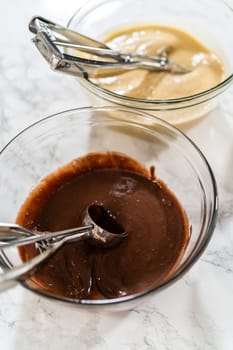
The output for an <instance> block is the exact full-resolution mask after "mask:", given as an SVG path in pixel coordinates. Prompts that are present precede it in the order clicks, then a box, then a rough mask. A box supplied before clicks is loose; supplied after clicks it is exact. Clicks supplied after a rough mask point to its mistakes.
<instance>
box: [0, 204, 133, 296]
mask: <svg viewBox="0 0 233 350" xmlns="http://www.w3.org/2000/svg"><path fill="white" fill-rule="evenodd" d="M83 223H84V225H85V226H82V227H76V228H72V229H69V230H63V231H58V232H49V233H48V232H46V233H45V232H43V233H42V232H41V233H40V234H38V231H31V230H28V229H25V228H24V227H21V226H19V225H15V224H12V225H9V224H0V249H5V248H9V247H12V246H21V245H26V244H32V243H36V242H37V244H38V248H39V251H40V253H41V254H39V255H37V256H36V257H34V258H32V259H31V260H29V261H28V262H26V263H24V264H22V265H20V266H19V267H15V268H13V269H11V270H10V271H7V272H5V273H4V274H2V275H0V292H1V291H4V290H6V289H8V288H11V287H13V286H14V285H15V284H16V283H17V281H18V280H26V279H27V278H28V277H29V276H30V274H32V273H33V272H34V271H35V269H36V268H37V267H39V265H40V264H42V263H43V262H45V260H46V259H47V258H48V257H49V256H51V255H52V254H54V253H55V252H56V251H57V250H58V249H59V248H60V247H61V246H62V245H63V244H64V243H67V242H71V241H80V240H86V241H87V243H88V244H91V245H94V246H98V247H103V248H109V247H113V246H115V245H117V244H119V243H120V242H121V241H122V240H123V239H124V238H126V237H127V235H128V234H127V232H126V231H125V230H124V228H123V227H122V226H121V225H120V224H119V223H118V222H117V221H116V220H115V219H114V217H113V216H112V215H111V213H110V212H109V211H108V210H106V209H105V208H104V207H103V206H101V205H97V204H92V205H90V206H89V207H88V209H87V211H86V213H85V216H84V220H83ZM22 237H23V238H22Z"/></svg>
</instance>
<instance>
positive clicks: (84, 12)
mask: <svg viewBox="0 0 233 350" xmlns="http://www.w3.org/2000/svg"><path fill="white" fill-rule="evenodd" d="M207 14H208V15H207ZM145 24H147V25H148V24H151V25H153V24H154V25H155V24H160V25H165V26H166V25H167V26H174V27H177V28H180V29H182V30H183V31H185V32H187V33H189V34H191V35H192V36H194V37H195V38H197V39H198V40H199V41H200V42H202V43H203V44H204V45H205V46H206V47H208V48H209V49H210V50H212V51H213V52H216V53H217V54H218V56H219V57H221V58H222V61H223V62H224V64H225V69H226V77H225V79H224V80H223V81H222V82H221V83H220V84H218V85H216V86H213V87H212V88H211V89H209V90H206V91H202V92H201V93H198V94H195V95H192V96H184V97H182V98H175V99H172V98H171V99H166V100H147V99H146V100H145V99H139V98H132V97H126V96H123V95H120V94H117V93H114V92H111V91H110V90H106V89H104V88H103V87H101V86H99V85H97V84H95V83H94V82H92V81H90V80H88V79H85V78H83V79H79V82H80V83H81V86H83V87H84V88H85V90H86V91H87V92H89V93H88V96H89V98H90V101H91V103H92V104H93V105H96V106H103V105H106V101H108V102H110V103H111V104H113V105H116V104H117V105H121V106H125V107H133V108H137V109H140V110H144V111H145V112H146V111H147V112H150V113H152V114H155V116H159V117H160V118H163V119H165V120H167V121H169V122H171V123H173V124H181V123H185V122H188V121H191V120H194V119H197V118H200V117H201V116H203V115H205V114H206V113H207V112H209V111H210V110H212V109H213V108H214V107H215V106H216V102H217V100H216V97H217V96H218V95H219V94H221V93H222V92H223V91H224V90H225V89H226V88H227V87H229V86H230V84H231V83H232V80H233V74H232V73H233V60H232V59H231V57H232V49H231V48H232V46H233V36H232V33H233V10H232V9H231V7H230V6H229V5H227V3H226V2H225V1H221V0H215V1H212V0H195V1H187V0H177V1H173V0H144V1H142V0H90V1H88V2H87V3H86V4H85V5H83V6H82V7H81V8H80V9H79V10H78V11H77V12H76V13H75V14H74V15H73V17H72V18H71V19H70V21H69V23H68V27H69V28H70V29H73V30H75V31H78V32H80V33H82V34H85V35H87V36H90V37H92V38H94V39H97V40H103V39H104V38H106V36H108V35H109V34H110V33H112V32H114V31H117V30H118V29H122V28H125V27H133V26H137V25H145ZM203 79H204V77H203Z"/></svg>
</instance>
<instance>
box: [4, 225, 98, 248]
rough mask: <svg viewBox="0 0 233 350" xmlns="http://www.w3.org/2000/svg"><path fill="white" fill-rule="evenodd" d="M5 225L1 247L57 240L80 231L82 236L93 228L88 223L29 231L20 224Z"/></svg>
mask: <svg viewBox="0 0 233 350" xmlns="http://www.w3.org/2000/svg"><path fill="white" fill-rule="evenodd" d="M1 225H2V226H1ZM3 225H4V224H0V249H5V248H10V247H16V246H17V247H19V246H22V245H26V244H33V243H36V242H39V241H43V240H51V239H54V240H55V241H56V242H57V241H59V240H61V239H62V238H64V237H66V236H67V237H69V236H72V235H75V236H76V237H77V234H78V233H79V234H80V237H83V236H84V234H85V233H86V234H87V236H89V234H90V231H91V230H92V229H93V225H87V226H82V227H76V228H72V229H67V230H63V231H57V232H39V231H29V230H27V229H24V228H23V227H21V226H19V225H14V224H12V225H9V224H5V226H3ZM7 225H8V226H7ZM15 229H17V230H18V231H17V230H16V231H15ZM20 230H21V231H22V232H21V231H20ZM24 230H25V231H24ZM37 232H38V234H37ZM29 233H30V236H29ZM26 234H27V236H26ZM25 236H26V237H25Z"/></svg>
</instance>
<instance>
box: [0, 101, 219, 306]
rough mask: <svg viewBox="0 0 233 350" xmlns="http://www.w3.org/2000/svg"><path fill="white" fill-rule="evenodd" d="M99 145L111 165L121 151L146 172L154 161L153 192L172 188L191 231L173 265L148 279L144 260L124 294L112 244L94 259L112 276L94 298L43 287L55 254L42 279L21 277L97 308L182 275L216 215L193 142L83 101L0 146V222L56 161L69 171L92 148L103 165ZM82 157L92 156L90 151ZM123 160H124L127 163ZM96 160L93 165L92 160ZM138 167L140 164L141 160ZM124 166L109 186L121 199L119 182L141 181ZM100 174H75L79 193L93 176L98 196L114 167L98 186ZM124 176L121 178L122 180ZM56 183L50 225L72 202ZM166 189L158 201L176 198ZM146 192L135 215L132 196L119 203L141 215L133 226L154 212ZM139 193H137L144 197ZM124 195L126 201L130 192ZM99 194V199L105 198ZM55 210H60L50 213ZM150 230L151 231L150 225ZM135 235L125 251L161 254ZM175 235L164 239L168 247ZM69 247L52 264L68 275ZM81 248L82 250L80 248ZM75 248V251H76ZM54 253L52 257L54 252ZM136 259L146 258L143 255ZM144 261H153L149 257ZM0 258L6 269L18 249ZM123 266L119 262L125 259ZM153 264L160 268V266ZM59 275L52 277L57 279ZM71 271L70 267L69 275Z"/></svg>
mask: <svg viewBox="0 0 233 350" xmlns="http://www.w3.org/2000/svg"><path fill="white" fill-rule="evenodd" d="M116 116H117V118H116ZM106 152H113V153H107V154H110V155H112V154H113V157H112V156H111V157H112V158H111V159H112V160H111V162H112V164H113V163H114V164H118V163H117V162H118V156H114V154H125V155H126V156H127V157H130V158H133V159H134V160H136V161H137V162H139V163H140V164H141V166H142V169H147V170H149V169H150V168H151V167H152V168H151V169H152V175H153V169H154V167H155V176H156V178H157V179H158V185H156V186H157V189H156V191H157V190H159V191H160V190H161V189H162V187H161V188H160V182H159V181H160V179H161V181H162V182H163V183H165V184H166V185H167V186H168V188H169V191H171V192H169V193H173V194H174V196H175V197H176V198H177V199H178V201H179V203H180V205H181V206H182V208H184V210H185V222H186V223H187V221H186V219H187V220H188V225H189V231H188V236H190V238H189V237H188V239H186V241H185V244H183V243H182V244H181V246H182V247H183V248H185V249H183V250H182V251H181V254H180V256H179V259H178V260H177V261H176V263H175V264H173V268H172V269H170V271H169V273H168V274H165V275H164V277H163V278H162V279H161V280H160V281H156V275H155V277H154V281H153V280H152V281H151V278H152V279H153V274H151V271H152V272H153V268H154V267H155V266H151V268H149V267H148V266H147V267H146V268H145V269H146V270H147V272H146V271H145V275H146V274H147V275H148V276H149V280H150V283H149V284H143V283H142V287H139V289H138V287H137V289H136V292H135V291H134V290H133V289H132V290H130V291H129V293H126V294H125V295H124V294H123V296H120V295H119V294H118V295H116V294H111V293H112V290H114V288H115V285H116V283H117V282H116V281H117V278H118V277H117V276H118V273H119V270H117V269H114V266H113V265H114V264H115V262H116V261H118V256H117V255H119V254H117V253H116V252H117V250H115V251H112V253H111V251H110V250H109V251H106V253H105V256H104V259H105V260H104V261H105V262H106V266H105V267H104V268H103V266H104V265H101V264H97V265H96V266H97V270H96V271H97V275H98V274H99V275H100V276H103V275H104V274H105V273H106V274H107V275H106V276H112V275H113V276H114V278H113V279H111V278H110V277H107V279H106V281H107V280H108V283H110V284H112V287H111V293H110V294H109V290H108V286H107V283H106V284H104V285H101V290H103V294H104V295H105V297H103V295H102V296H101V297H100V296H98V295H97V297H96V296H95V297H93V298H88V297H81V298H78V297H75V295H74V294H73V292H74V291H73V290H72V291H71V293H70V294H69V293H68V294H62V293H57V290H54V289H53V285H52V286H49V282H48V288H45V285H44V283H47V282H46V281H45V280H47V281H49V280H50V281H51V279H50V277H51V276H50V277H49V273H52V274H53V272H51V271H52V270H50V269H53V268H54V263H55V264H56V260H50V263H48V266H47V268H48V270H46V271H47V273H48V274H47V277H49V278H47V277H46V276H45V277H46V278H45V280H43V281H42V279H41V280H40V281H39V280H38V279H34V278H32V279H30V280H27V281H26V282H21V283H22V284H23V285H24V286H25V287H26V288H29V289H30V290H32V291H34V292H37V293H39V294H41V295H44V296H47V297H50V298H52V299H58V300H63V301H67V302H69V303H73V304H82V305H89V306H91V305H92V306H93V305H100V306H101V307H104V305H106V306H109V305H112V306H113V305H115V306H116V307H117V306H118V305H124V308H125V307H126V308H128V307H133V306H134V304H135V303H137V302H138V300H139V299H141V298H142V297H143V296H144V297H145V296H151V295H153V294H154V293H155V292H158V291H160V290H162V289H163V288H165V287H167V286H169V285H170V284H171V283H174V282H175V281H176V280H178V279H179V278H180V277H182V276H183V274H184V273H185V272H186V271H187V270H188V269H189V268H190V267H191V266H192V265H193V263H194V262H195V261H196V260H197V259H198V258H199V256H200V254H201V253H202V252H203V250H204V249H205V247H206V246H207V244H208V242H209V240H210V238H211V236H212V233H213V230H214V226H215V220H216V214H217V189H216V184H215V180H214V176H213V174H212V171H211V169H210V167H209V165H208V163H207V161H206V159H205V158H204V156H203V155H202V153H201V152H200V151H199V150H198V148H197V147H196V146H195V145H194V144H193V143H192V142H191V141H190V140H189V139H188V138H187V137H186V136H185V135H184V134H182V133H181V132H180V131H178V130H177V129H176V128H174V127H172V126H171V125H169V124H167V123H166V122H164V121H162V120H160V119H158V118H155V117H153V116H150V115H147V114H145V113H140V112H137V111H135V110H129V109H127V110H124V109H120V108H112V107H105V108H104V107H103V108H91V107H90V108H81V109H75V110H70V111H66V112H62V113H60V114H57V115H53V116H50V117H47V118H45V119H43V120H41V121H40V122H38V123H35V124H33V125H32V126H30V127H29V128H27V129H25V130H24V131H23V132H21V133H20V134H19V135H17V136H16V137H15V138H14V139H13V140H12V141H11V142H10V143H9V144H8V145H7V146H6V147H5V148H4V149H3V150H2V151H1V153H0V170H1V171H0V198H1V201H0V213H1V221H3V222H4V221H5V222H13V221H15V220H16V216H17V215H18V213H19V209H20V208H21V209H22V204H23V203H24V202H25V199H26V198H27V197H28V195H29V193H30V192H31V191H32V190H33V189H35V188H36V186H37V185H38V184H39V183H40V181H41V180H42V179H44V178H45V177H46V176H47V175H49V174H52V173H54V171H56V170H57V169H59V168H60V169H61V167H63V166H65V165H66V164H71V165H72V166H71V167H68V168H63V169H69V171H71V170H72V169H75V168H79V166H80V163H79V161H73V160H74V159H77V158H78V159H83V158H82V157H85V156H86V155H87V154H92V155H93V154H94V157H93V156H92V164H93V161H94V162H95V163H96V164H102V165H103V158H102V157H99V156H98V154H100V153H102V154H106ZM96 154H97V156H96ZM123 158H124V157H123ZM123 158H121V162H122V164H124V166H123V165H121V167H120V169H121V168H124V167H125V168H126V169H128V170H129V169H130V167H132V164H134V163H131V162H129V163H128V161H127V160H126V159H125V158H124V159H123ZM85 159H86V158H85ZM93 159H94V160H93ZM89 160H91V157H90V158H89ZM72 161H73V163H72ZM70 162H71V163H70ZM111 162H110V163H111ZM129 164H131V165H130V166H129ZM102 165H101V166H102ZM95 167H96V165H95ZM95 167H94V168H95ZM98 167H100V166H99V165H98ZM71 168H72V169H71ZM134 168H135V165H134ZM126 169H125V170H126ZM138 169H141V168H140V166H139V167H138ZM128 170H127V171H128ZM147 170H142V171H141V172H142V173H143V174H144V172H145V174H146V171H147ZM127 171H126V172H127ZM126 172H125V173H124V172H122V173H124V174H123V175H124V183H123V182H122V184H121V186H120V187H119V186H118V187H117V188H115V190H114V193H115V194H114V196H115V199H114V200H117V198H121V196H122V194H124V193H123V192H124V191H125V188H131V187H132V186H131V185H132V183H133V184H134V183H135V182H138V181H139V180H140V176H139V177H138V175H135V174H133V175H132V174H131V175H132V176H131V175H130V173H127V174H126ZM64 174H65V173H63V175H64ZM84 175H85V174H84ZM93 176H94V177H93ZM101 176H102V175H101V173H100V172H98V171H97V172H95V173H94V175H93V174H92V177H91V176H90V177H89V179H88V180H87V182H85V181H86V180H85V179H83V178H79V180H80V179H81V180H80V181H81V183H82V185H81V188H82V193H83V195H85V193H86V197H87V198H89V199H90V198H92V193H91V189H92V190H93V189H94V187H92V184H93V181H94V182H96V183H97V182H98V183H99V185H98V186H97V187H98V188H99V189H98V191H99V196H100V197H99V198H101V196H102V195H103V193H104V191H107V190H108V183H109V182H111V181H112V179H113V178H114V177H115V176H116V174H114V172H113V171H107V172H106V174H105V175H104V178H105V182H104V184H103V183H102V185H101V181H102V180H101V181H100V179H101ZM130 177H131V179H130ZM132 177H133V178H132ZM60 178H61V177H59V176H58V177H56V179H57V180H58V179H60ZM126 178H127V183H125V181H126V180H125V179H126ZM57 180H56V181H57ZM84 180H85V181H84ZM141 180H143V179H141ZM141 180H140V181H141ZM58 181H60V180H58ZM83 181H84V182H83ZM140 181H139V182H140ZM143 182H144V180H143ZM45 184H46V182H42V183H41V186H42V187H43V185H45ZM141 184H142V183H141ZM76 185H77V183H76V182H74V183H73V184H72V183H70V185H69V186H70V189H69V190H68V191H69V193H70V195H71V196H72V195H73V193H74V192H75V191H74V189H75V187H76ZM126 185H127V186H126ZM140 186H141V185H140ZM42 187H41V188H42ZM79 187H80V186H79ZM62 188H63V189H64V187H61V190H59V193H57V196H56V197H54V199H53V204H52V206H51V207H50V209H51V211H50V213H51V216H47V217H46V218H45V221H43V224H44V223H45V222H48V220H51V218H52V221H53V224H52V225H55V226H54V227H55V229H56V222H57V223H58V222H59V221H60V215H61V213H63V214H64V215H63V217H64V220H66V218H68V216H69V217H73V216H75V215H74V210H73V209H74V208H73V209H72V208H71V207H69V205H67V203H68V202H67V198H65V199H64V197H63V195H62V191H63V190H62ZM127 191H128V190H127ZM65 192H66V191H65ZM32 193H33V192H32ZM67 193H68V192H67ZM106 193H107V192H106ZM138 193H143V191H141V189H140V188H139V191H138ZM161 193H162V192H161ZM166 193H167V194H166ZM169 193H168V192H166V191H165V192H163V193H162V195H163V198H162V202H163V204H164V206H166V207H167V208H168V210H169V206H171V201H176V200H175V199H174V198H175V197H173V195H172V194H171V195H169ZM169 196H170V197H169ZM152 197H153V189H152V188H151V190H149V192H148V197H147V198H148V199H147V200H146V201H147V202H146V204H145V206H144V207H143V208H141V216H140V215H139V216H137V217H135V216H134V213H135V212H134V211H135V208H136V207H134V206H133V205H134V204H135V203H134V204H133V202H132V205H131V206H130V205H129V206H128V207H126V206H125V207H122V208H123V209H122V213H121V214H120V215H121V217H122V218H124V217H125V218H128V217H131V218H134V220H136V221H135V222H136V223H137V225H138V224H139V221H140V225H141V227H143V224H144V223H143V220H144V218H145V217H146V215H148V213H150V210H151V211H152V212H151V215H154V214H153V213H155V209H152V208H155V207H156V205H157V204H156V203H155V202H153V198H152ZM59 198H60V199H59ZM130 198H131V197H130ZM141 198H142V199H143V197H141ZM63 199H64V203H63V204H62V203H61V202H62V201H63ZM89 199H88V200H89ZM131 199H132V200H133V197H132V198H131ZM33 200H38V193H37V198H34V197H33ZM73 200H74V201H75V200H77V199H76V198H74V199H73ZM90 200H91V199H90ZM103 200H105V198H104V197H103ZM59 201H61V202H59ZM28 203H29V202H28ZM31 203H33V201H32V202H30V203H29V204H30V205H29V207H28V208H29V209H30V207H32V205H31ZM59 203H60V204H61V205H62V208H63V209H62V211H60V210H61V206H60V204H59ZM106 203H107V202H106ZM109 203H110V202H109ZM122 203H123V202H122ZM136 204H137V203H136ZM113 209H114V207H113ZM29 211H30V210H29ZM56 213H57V214H58V215H59V218H58V219H57V220H56ZM143 213H144V214H143ZM24 214H25V215H24V219H26V220H27V221H28V220H29V221H30V219H28V218H29V215H30V213H29V212H28V213H24ZM137 215H138V214H137ZM172 215H173V214H172V212H171V220H173V219H172ZM182 215H183V214H182ZM19 217H20V216H18V220H19ZM149 217H150V216H149ZM149 217H148V218H149ZM137 220H138V221H137ZM156 220H157V221H155V222H157V225H159V224H160V223H161V221H160V220H159V216H158V218H157V219H156ZM171 223H172V221H171ZM28 224H29V225H30V222H28ZM46 225H47V223H46ZM151 225H152V224H151V223H150V226H151ZM175 225H178V226H179V223H177V222H175V223H174V225H173V224H171V226H174V227H175ZM178 226H177V227H178ZM151 230H152V231H153V227H152V228H151ZM177 230H179V228H177ZM138 237H139V236H138ZM140 239H144V242H143V241H142V244H141V246H140V244H139V246H140V247H138V246H134V247H133V249H134V252H133V253H132V256H133V254H134V256H135V251H136V249H138V248H140V249H141V248H143V249H144V250H145V253H144V256H147V257H148V259H150V255H151V254H157V253H158V256H159V255H160V254H162V253H161V252H162V245H161V246H160V247H159V249H157V250H159V251H160V252H156V247H153V242H152V241H151V242H150V241H147V239H148V238H146V237H144V238H143V237H142V236H141V238H140ZM175 241H176V239H175ZM175 241H173V242H170V243H171V246H170V249H171V248H172V244H174V242H175ZM178 243H179V238H178V236H177V244H178ZM157 248H158V247H157ZM62 249H63V248H62ZM69 249H70V250H69V254H70V255H69V254H68V255H66V254H65V251H66V249H65V247H64V250H61V252H60V253H59V254H60V256H62V255H63V254H64V256H65V255H66V258H65V260H64V270H63V268H62V267H63V266H61V261H63V260H60V259H59V261H60V262H59V264H58V266H59V268H58V269H57V270H58V271H57V272H56V273H58V274H59V273H60V274H61V276H62V274H63V273H64V271H65V270H66V268H67V267H68V266H70V267H69V268H68V270H69V271H70V273H71V270H70V269H72V274H73V273H74V272H75V268H74V266H73V265H74V262H75V263H77V261H76V260H74V259H71V260H72V261H70V260H69V256H70V258H71V257H72V256H73V257H74V255H73V253H74V250H73V249H75V244H72V243H71V246H70V247H69ZM85 249H86V248H85ZM87 249H89V248H87ZM106 249H107V248H106ZM117 249H118V248H117ZM119 249H120V248H119ZM140 249H139V250H140ZM149 250H150V251H149ZM83 252H84V251H82V252H81V253H83ZM114 252H115V253H114ZM172 252H173V249H172V250H171V251H170V253H169V252H168V255H169V256H171V254H172ZM21 253H22V251H21ZM81 253H80V252H79V254H81ZM84 253H85V252H84ZM59 254H58V255H57V256H59ZM98 254H99V253H98ZM127 254H128V255H127ZM141 254H142V252H141V251H139V254H138V256H139V257H140V256H141V257H142V256H143V255H141ZM163 254H164V253H163ZM84 255H85V254H84ZM160 257H161V256H160ZM75 259H76V258H75ZM140 259H141V258H140ZM143 259H144V258H143ZM124 260H125V261H128V262H129V261H130V251H129V250H127V247H126V249H123V250H121V263H124ZM160 260H161V259H160ZM160 260H156V261H157V262H158V263H159V264H160V267H161V268H163V264H164V261H162V260H163V258H162V260H161V261H160ZM143 261H144V262H145V260H143ZM149 261H153V259H152V260H149ZM0 262H1V266H2V267H3V268H6V269H7V268H11V267H12V266H15V265H17V264H19V263H20V256H19V253H18V252H17V251H16V250H12V251H11V250H5V251H3V252H1V255H0ZM111 263H112V264H111ZM155 263H156V262H155ZM49 264H50V265H51V266H50V265H49ZM52 265H53V266H52ZM101 266H102V267H101ZM122 266H123V267H124V265H122ZM123 267H122V268H123ZM143 268H144V267H143V266H141V264H140V261H137V263H135V264H134V266H133V268H132V271H134V272H133V273H134V275H133V274H132V276H130V275H128V277H127V283H129V284H127V283H126V285H128V286H130V283H131V282H132V283H134V279H135V271H138V272H139V273H140V274H141V275H142V276H144V273H143ZM158 270H160V271H161V269H160V268H159V269H158ZM59 271H60V272H59ZM164 272H165V271H164ZM153 273H154V272H153ZM156 273H157V272H156ZM61 276H59V278H60V277H61ZM76 277H77V276H76ZM76 277H75V273H74V278H76ZM131 277H132V278H131ZM136 277H137V276H136ZM109 278H110V280H109ZM140 278H141V277H140ZM143 278H144V277H143ZM61 279H62V278H61ZM42 282H43V283H42ZM115 282H116V283H115ZM142 282H143V281H142ZM76 295H78V294H76ZM106 295H107V296H106Z"/></svg>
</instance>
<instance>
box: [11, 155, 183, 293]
mask: <svg viewBox="0 0 233 350" xmlns="http://www.w3.org/2000/svg"><path fill="white" fill-rule="evenodd" d="M153 172H154V168H152V180H151V177H150V173H149V172H148V171H147V170H146V169H145V168H144V167H143V166H141V165H140V164H139V163H138V162H136V161H135V160H133V159H131V158H129V157H127V156H125V155H122V154H118V153H111V152H109V153H92V154H88V155H87V156H84V157H82V158H78V159H76V160H74V161H72V162H71V163H69V164H68V165H66V166H64V167H62V168H60V169H58V170H57V171H56V172H54V173H52V174H50V175H49V176H47V177H46V178H45V179H44V180H43V181H42V182H41V183H40V184H39V185H38V186H37V187H36V188H35V189H34V190H33V191H32V193H31V194H30V195H29V197H28V198H27V199H26V201H25V203H24V204H23V205H22V207H21V209H20V211H19V214H18V217H17V220H16V221H17V223H18V224H21V225H23V226H25V227H28V228H34V229H37V230H42V231H43V230H46V231H55V230H61V229H66V228H71V227H75V226H79V225H81V224H82V217H83V213H84V211H85V210H86V208H87V207H88V206H89V205H90V204H92V203H97V204H100V205H104V207H105V208H107V209H108V210H110V212H111V213H112V214H113V215H114V216H115V218H116V219H117V221H118V222H119V223H120V224H121V225H122V226H123V227H124V228H125V230H126V231H127V232H128V237H127V238H125V239H124V240H123V241H122V242H121V243H120V244H119V245H118V246H116V247H113V248H97V247H94V246H91V245H89V244H88V243H87V241H84V242H72V243H68V244H66V245H64V246H63V247H62V248H61V249H60V250H59V251H58V252H57V253H56V254H54V255H53V256H52V257H51V258H50V259H49V260H48V261H47V262H46V264H44V265H43V266H42V267H41V268H40V269H39V270H38V271H37V272H36V273H35V275H34V276H33V277H32V279H33V281H34V283H36V284H38V285H39V286H40V288H41V289H44V290H47V291H49V292H51V293H53V294H55V295H57V296H64V297H68V298H76V299H81V298H82V299H103V298H117V297H121V296H125V295H129V294H134V293H138V292H142V291H145V290H148V289H150V288H153V287H155V286H157V285H158V284H160V283H161V282H163V281H164V280H165V279H166V278H167V277H168V276H169V275H170V273H171V272H172V271H173V269H174V267H175V266H176V264H177V262H178V261H179V259H180V257H181V256H182V254H183V252H184V250H185V247H186V244H187V242H188V239H189V230H188V223H187V219H186V215H185V213H184V210H183V209H182V207H181V206H180V204H179V202H178V200H177V199H176V198H175V196H174V195H173V194H172V193H171V192H170V191H169V189H168V188H167V186H166V185H165V184H163V183H162V181H159V180H156V179H154V174H153ZM20 254H21V257H22V259H23V260H24V261H26V260H28V259H29V258H31V257H32V256H34V255H35V254H38V252H37V250H36V248H35V246H33V245H31V246H25V247H21V248H20Z"/></svg>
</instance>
